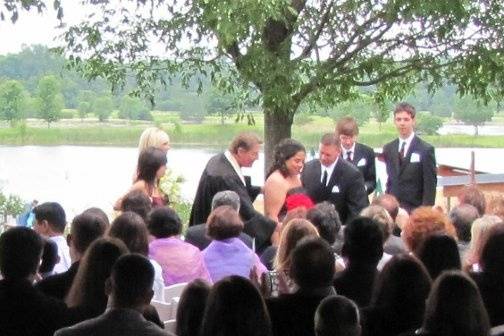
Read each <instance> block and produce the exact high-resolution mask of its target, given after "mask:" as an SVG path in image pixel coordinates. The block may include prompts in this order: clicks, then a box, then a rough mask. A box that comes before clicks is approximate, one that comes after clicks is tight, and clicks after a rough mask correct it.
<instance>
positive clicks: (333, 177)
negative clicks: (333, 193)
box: [327, 158, 344, 189]
mask: <svg viewBox="0 0 504 336" xmlns="http://www.w3.org/2000/svg"><path fill="white" fill-rule="evenodd" d="M343 160H344V159H342V158H339V159H338V162H336V166H334V169H333V171H332V174H331V177H330V178H329V183H327V188H328V189H329V188H330V189H332V186H333V185H337V184H338V179H339V175H340V174H339V171H341V166H342V165H343V162H342V161H343Z"/></svg>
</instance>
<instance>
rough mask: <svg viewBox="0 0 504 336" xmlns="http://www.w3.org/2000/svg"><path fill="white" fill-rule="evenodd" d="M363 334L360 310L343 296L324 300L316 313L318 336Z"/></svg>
mask: <svg viewBox="0 0 504 336" xmlns="http://www.w3.org/2000/svg"><path fill="white" fill-rule="evenodd" d="M360 332H361V326H360V317H359V308H357V305H356V304H355V303H354V302H353V301H352V300H350V299H348V298H346V297H344V296H341V295H332V296H328V297H326V298H324V299H323V300H322V301H321V302H320V304H319V306H318V308H317V310H316V312H315V335H316V336H332V335H345V336H359V335H360Z"/></svg>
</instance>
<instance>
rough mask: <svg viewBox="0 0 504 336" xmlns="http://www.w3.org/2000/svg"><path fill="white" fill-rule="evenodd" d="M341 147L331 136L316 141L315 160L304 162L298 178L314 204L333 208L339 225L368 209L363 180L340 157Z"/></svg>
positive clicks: (334, 137) (352, 166)
mask: <svg viewBox="0 0 504 336" xmlns="http://www.w3.org/2000/svg"><path fill="white" fill-rule="evenodd" d="M340 146H341V143H340V140H339V137H338V136H336V135H335V134H333V133H328V134H325V135H324V136H323V137H322V139H321V140H320V145H319V155H320V157H319V159H314V160H312V161H310V162H308V163H307V164H306V165H305V167H304V169H303V173H302V175H301V180H302V182H303V186H304V187H305V188H306V191H307V193H308V195H309V196H310V197H311V198H312V200H313V201H314V202H315V203H320V202H322V201H328V202H330V203H332V204H334V206H335V207H336V210H338V213H339V215H340V218H341V222H342V223H346V222H347V221H348V220H349V219H351V218H353V217H354V216H357V215H358V214H359V212H360V211H361V210H362V209H364V208H365V207H367V206H368V205H369V200H368V197H367V193H366V189H365V187H364V178H363V177H362V174H361V173H360V172H359V170H358V169H357V168H356V167H355V166H354V165H353V164H351V163H349V162H348V161H346V160H343V159H342V158H341V157H340V154H341V147H340Z"/></svg>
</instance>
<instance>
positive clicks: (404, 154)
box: [383, 103, 437, 212]
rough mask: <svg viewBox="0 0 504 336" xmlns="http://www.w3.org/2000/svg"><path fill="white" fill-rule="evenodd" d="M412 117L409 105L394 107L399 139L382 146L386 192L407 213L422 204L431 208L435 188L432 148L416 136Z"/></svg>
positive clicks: (413, 115)
mask: <svg viewBox="0 0 504 336" xmlns="http://www.w3.org/2000/svg"><path fill="white" fill-rule="evenodd" d="M415 115H416V111H415V108H414V107H413V106H412V105H410V104H408V103H400V104H399V105H397V106H396V108H395V110H394V124H395V126H396V128H397V131H398V133H399V138H397V139H395V140H394V141H392V142H390V143H388V144H386V145H385V146H384V147H383V159H384V161H385V165H386V167H387V175H388V178H387V184H386V186H387V188H386V192H387V193H388V194H392V195H394V196H395V197H396V198H397V200H398V201H399V204H400V205H401V208H404V209H405V210H406V211H408V212H411V211H412V210H413V209H415V208H417V207H419V206H421V205H433V204H434V201H435V198H436V185H437V176H436V157H435V155H434V147H432V146H431V145H430V144H428V143H427V142H425V141H423V140H422V139H420V138H419V137H418V136H417V135H416V134H415V132H414V127H415V121H416V119H415Z"/></svg>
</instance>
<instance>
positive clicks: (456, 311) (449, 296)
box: [415, 271, 490, 336]
mask: <svg viewBox="0 0 504 336" xmlns="http://www.w3.org/2000/svg"><path fill="white" fill-rule="evenodd" d="M489 331H490V325H489V322H488V315H487V312H486V310H485V306H484V305H483V301H482V300H481V296H480V293H479V291H478V287H477V286H476V284H475V283H474V281H472V280H471V279H470V278H469V277H468V276H467V275H465V274H464V273H462V272H460V271H448V272H445V273H443V274H441V276H439V278H437V279H436V281H435V282H434V284H433V286H432V290H431V292H430V294H429V298H428V299H427V304H426V308H425V317H424V322H423V325H422V328H421V330H420V331H418V332H417V333H415V335H436V336H484V335H489Z"/></svg>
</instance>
